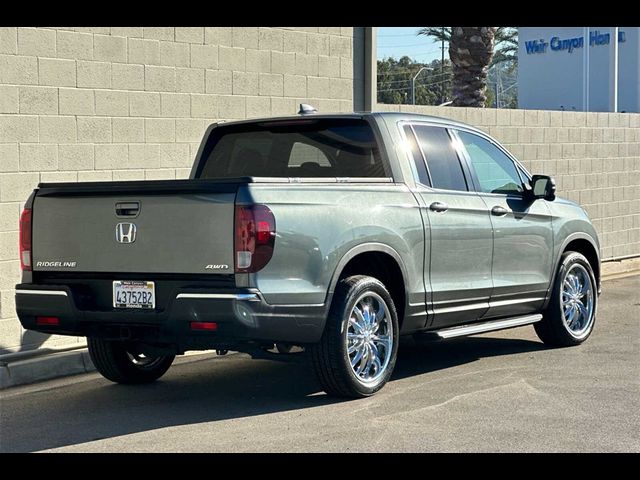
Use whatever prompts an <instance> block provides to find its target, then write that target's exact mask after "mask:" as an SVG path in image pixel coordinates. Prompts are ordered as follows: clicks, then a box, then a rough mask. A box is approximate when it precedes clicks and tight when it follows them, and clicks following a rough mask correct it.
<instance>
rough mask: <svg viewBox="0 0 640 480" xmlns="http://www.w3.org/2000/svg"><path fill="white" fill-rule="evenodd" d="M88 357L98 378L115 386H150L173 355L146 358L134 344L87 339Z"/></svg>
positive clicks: (160, 374)
mask: <svg viewBox="0 0 640 480" xmlns="http://www.w3.org/2000/svg"><path fill="white" fill-rule="evenodd" d="M87 344H88V346H89V355H90V356H91V360H92V361H93V364H94V365H95V367H96V369H97V370H98V372H100V374H101V375H102V376H103V377H105V378H106V379H107V380H111V381H112V382H115V383H124V384H140V383H150V382H153V381H155V380H157V379H158V378H160V377H161V376H162V375H164V374H165V373H166V371H167V370H169V367H170V366H171V364H172V363H173V360H174V359H175V355H159V356H150V355H147V354H145V353H144V352H142V351H140V349H138V348H137V347H136V345H135V344H130V343H125V342H118V341H112V340H104V339H102V338H88V339H87Z"/></svg>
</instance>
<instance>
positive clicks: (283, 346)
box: [276, 343, 293, 354]
mask: <svg viewBox="0 0 640 480" xmlns="http://www.w3.org/2000/svg"><path fill="white" fill-rule="evenodd" d="M276 350H277V351H278V353H282V354H288V353H291V350H293V345H292V344H291V343H276Z"/></svg>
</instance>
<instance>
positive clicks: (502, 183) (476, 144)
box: [458, 131, 523, 193]
mask: <svg viewBox="0 0 640 480" xmlns="http://www.w3.org/2000/svg"><path fill="white" fill-rule="evenodd" d="M458 136H459V137H460V141H461V142H462V144H463V145H464V147H465V148H466V150H467V153H468V154H469V160H470V161H471V166H472V168H473V169H474V170H475V172H476V175H477V177H478V181H479V182H480V190H481V191H482V192H485V193H521V192H522V191H523V188H522V181H521V180H520V176H519V175H518V170H517V169H516V165H515V163H513V161H512V160H511V159H510V158H509V157H508V156H507V155H506V154H505V153H504V152H502V150H500V149H499V148H498V147H496V146H495V145H494V144H493V143H491V142H490V141H488V140H486V139H484V138H482V137H480V136H478V135H475V134H473V133H469V132H463V131H458Z"/></svg>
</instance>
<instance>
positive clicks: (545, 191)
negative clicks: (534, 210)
mask: <svg viewBox="0 0 640 480" xmlns="http://www.w3.org/2000/svg"><path fill="white" fill-rule="evenodd" d="M530 184H531V190H530V196H531V198H533V199H536V198H544V199H545V200H549V201H551V200H555V199H556V181H555V180H554V179H553V177H549V176H548V175H533V176H532V177H531V182H530Z"/></svg>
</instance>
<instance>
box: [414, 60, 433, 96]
mask: <svg viewBox="0 0 640 480" xmlns="http://www.w3.org/2000/svg"><path fill="white" fill-rule="evenodd" d="M423 70H433V67H422V68H421V69H420V70H418V73H416V74H415V75H414V76H413V78H412V79H411V103H412V104H413V105H415V104H416V78H418V75H420V74H421V73H422V71H423Z"/></svg>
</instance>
